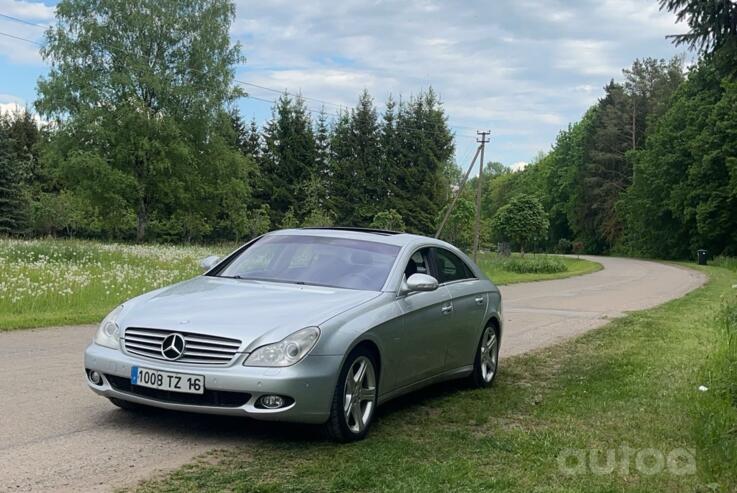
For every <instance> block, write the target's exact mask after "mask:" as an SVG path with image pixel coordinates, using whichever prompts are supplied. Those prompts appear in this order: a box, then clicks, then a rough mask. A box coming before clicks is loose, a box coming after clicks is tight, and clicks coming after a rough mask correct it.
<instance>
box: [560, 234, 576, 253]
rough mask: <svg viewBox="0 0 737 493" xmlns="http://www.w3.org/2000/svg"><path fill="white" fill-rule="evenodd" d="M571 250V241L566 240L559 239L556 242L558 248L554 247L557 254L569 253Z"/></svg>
mask: <svg viewBox="0 0 737 493" xmlns="http://www.w3.org/2000/svg"><path fill="white" fill-rule="evenodd" d="M572 250H573V243H571V240H569V239H567V238H561V239H560V240H558V246H557V247H556V251H557V252H558V253H571V251H572Z"/></svg>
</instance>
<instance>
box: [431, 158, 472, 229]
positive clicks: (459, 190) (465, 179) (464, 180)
mask: <svg viewBox="0 0 737 493" xmlns="http://www.w3.org/2000/svg"><path fill="white" fill-rule="evenodd" d="M480 152H481V146H478V148H477V149H476V154H474V156H473V159H472V160H471V164H469V165H468V170H466V174H465V175H463V180H461V183H460V185H458V192H456V196H455V197H453V201H452V202H451V203H450V204H449V205H448V209H447V210H446V211H445V216H443V221H442V222H441V223H440V226H439V227H438V230H437V231H436V232H435V238H440V233H442V232H443V228H444V227H445V223H446V222H448V218H449V217H450V213H451V212H453V208H454V207H455V205H456V202H457V201H458V197H460V196H461V194H462V193H463V187H465V186H466V182H467V181H468V175H470V174H471V169H473V165H474V164H476V158H478V157H479V153H480Z"/></svg>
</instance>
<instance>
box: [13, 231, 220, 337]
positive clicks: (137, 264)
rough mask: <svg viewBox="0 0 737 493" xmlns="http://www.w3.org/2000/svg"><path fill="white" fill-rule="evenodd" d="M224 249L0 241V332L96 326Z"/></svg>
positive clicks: (195, 270)
mask: <svg viewBox="0 0 737 493" xmlns="http://www.w3.org/2000/svg"><path fill="white" fill-rule="evenodd" d="M227 250H228V249H227V248H223V247H220V248H203V247H172V246H159V245H123V244H115V243H97V242H89V241H73V240H33V241H18V240H7V239H6V240H2V239H0V330H8V329H17V328H28V327H44V326H53V325H70V324H82V323H94V322H99V321H100V320H101V319H102V317H104V316H105V314H106V313H107V312H109V311H110V310H111V309H112V308H114V307H115V306H116V305H118V304H119V303H121V302H123V301H125V300H126V299H128V298H131V297H133V296H136V295H138V294H141V293H144V292H146V291H150V290H152V289H156V288H158V287H161V286H165V285H167V284H171V283H173V282H176V281H180V280H182V279H186V278H189V277H193V276H195V275H197V274H198V273H199V272H200V270H199V267H198V260H199V259H201V258H203V257H205V256H207V255H208V254H210V253H212V252H213V251H214V252H215V253H224V252H226V251H227Z"/></svg>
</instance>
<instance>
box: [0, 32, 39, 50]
mask: <svg viewBox="0 0 737 493" xmlns="http://www.w3.org/2000/svg"><path fill="white" fill-rule="evenodd" d="M0 36H6V37H8V38H13V39H17V40H18V41H25V42H26V43H31V44H34V45H36V46H43V45H42V44H41V43H39V42H37V41H33V40H31V39H26V38H21V37H20V36H16V35H14V34H8V33H4V32H2V31H0Z"/></svg>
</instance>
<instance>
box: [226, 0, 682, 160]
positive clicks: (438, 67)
mask: <svg viewBox="0 0 737 493" xmlns="http://www.w3.org/2000/svg"><path fill="white" fill-rule="evenodd" d="M236 7H237V20H236V22H235V24H234V26H233V29H232V32H233V34H234V36H236V37H237V38H238V39H240V40H241V42H242V43H243V47H244V54H245V55H246V56H247V57H248V63H247V64H246V65H245V66H244V67H243V68H242V70H240V71H239V78H241V79H242V80H246V81H249V82H254V83H258V84H259V85H264V86H268V87H274V88H278V89H289V90H290V91H295V92H296V91H302V93H303V94H304V95H306V96H310V97H313V98H319V99H323V100H327V101H334V102H336V103H339V104H351V105H352V104H355V101H356V99H357V96H358V93H359V92H360V91H361V90H362V89H364V88H366V89H368V90H369V91H370V92H371V94H372V95H373V96H374V97H375V98H376V99H377V103H379V104H380V103H382V102H383V100H384V98H386V96H387V95H389V94H392V95H394V97H395V98H396V97H398V96H399V95H400V94H401V95H403V97H405V98H406V97H408V96H409V95H411V94H416V93H417V92H418V91H420V90H422V89H423V88H426V87H427V86H428V85H432V86H433V88H434V89H435V90H436V91H437V92H438V93H439V94H440V95H441V97H442V99H443V101H444V102H445V107H446V109H447V111H448V114H449V118H450V122H451V124H453V125H458V126H460V127H463V128H458V129H457V130H456V132H457V135H458V138H457V148H458V154H459V155H465V154H466V153H467V152H466V151H467V150H468V149H471V148H472V147H473V146H475V135H474V134H475V132H473V129H474V128H487V127H490V128H491V130H492V132H493V133H494V135H495V140H494V141H493V142H492V144H491V145H490V152H492V153H494V155H495V156H498V158H499V159H501V160H502V161H504V162H507V163H510V162H520V161H521V160H530V159H532V158H533V156H534V155H535V153H537V152H538V151H539V150H540V149H547V148H549V146H550V144H551V143H552V142H553V141H554V139H555V136H556V135H557V133H558V131H559V130H560V128H561V127H564V126H566V125H567V124H568V123H569V122H571V121H574V120H577V119H579V118H580V116H581V115H582V114H583V112H584V111H585V110H586V109H587V107H588V106H589V105H591V104H593V103H594V102H595V101H596V100H597V98H598V97H600V95H601V94H602V89H601V88H602V87H603V86H604V85H605V84H606V83H607V82H608V80H609V79H610V78H618V77H619V76H620V74H621V69H622V68H624V67H626V66H628V65H629V64H630V63H631V62H632V60H633V59H634V58H636V57H646V56H655V57H663V56H671V55H672V54H675V53H677V52H678V51H677V50H676V49H675V48H673V47H672V46H671V45H670V42H669V41H667V40H665V39H664V36H665V34H668V33H670V32H677V30H678V29H680V27H678V28H676V26H675V25H674V22H673V16H672V15H670V14H668V13H663V12H660V11H659V10H658V8H657V2H656V1H655V0H601V1H599V0H514V1H513V0H509V1H504V2H501V1H500V2H483V1H481V0H467V1H465V2H452V3H448V2H439V1H431V0H407V1H405V2H385V1H380V0H375V1H371V2H365V1H364V0H344V1H342V2H340V3H336V2H332V1H328V0H322V1H316V2H289V1H287V0H271V1H264V2H250V1H246V0H238V1H237V6H236ZM648 27H649V29H648ZM247 90H248V91H249V92H250V93H251V94H252V95H253V96H256V97H263V98H267V99H274V97H275V96H276V95H275V94H274V93H270V92H268V91H260V90H258V89H255V88H247ZM309 104H310V106H311V107H313V108H319V103H314V102H310V103H309ZM262 106H263V103H261V107H262ZM327 109H328V110H330V108H327Z"/></svg>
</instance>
